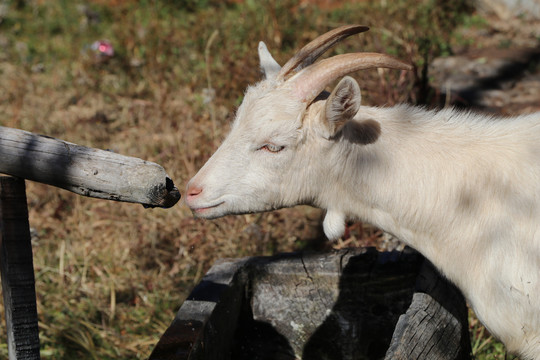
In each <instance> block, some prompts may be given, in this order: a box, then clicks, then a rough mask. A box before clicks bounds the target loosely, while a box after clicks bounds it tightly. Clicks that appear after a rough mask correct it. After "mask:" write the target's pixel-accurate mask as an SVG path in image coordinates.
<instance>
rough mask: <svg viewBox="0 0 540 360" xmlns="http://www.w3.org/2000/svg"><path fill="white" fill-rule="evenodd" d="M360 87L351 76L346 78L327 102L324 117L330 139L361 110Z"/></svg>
mask: <svg viewBox="0 0 540 360" xmlns="http://www.w3.org/2000/svg"><path fill="white" fill-rule="evenodd" d="M361 98H362V95H361V94H360V86H358V83H357V82H356V80H354V79H353V78H352V77H350V76H345V77H344V78H343V79H341V81H340V82H339V83H338V84H337V86H336V87H335V88H334V91H332V93H331V94H330V97H328V100H326V107H325V111H324V115H325V117H326V119H325V120H326V121H325V122H326V124H325V125H326V127H327V129H328V132H329V137H332V136H335V135H336V134H337V133H338V132H339V131H340V130H341V128H343V126H344V125H345V124H346V123H347V122H348V121H349V120H352V118H353V117H354V116H355V115H356V113H357V112H358V110H359V109H360V101H361Z"/></svg>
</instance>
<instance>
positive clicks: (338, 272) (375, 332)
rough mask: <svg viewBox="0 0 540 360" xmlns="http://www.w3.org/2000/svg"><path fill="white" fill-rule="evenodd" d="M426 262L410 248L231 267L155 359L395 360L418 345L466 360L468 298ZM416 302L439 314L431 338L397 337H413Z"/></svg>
mask: <svg viewBox="0 0 540 360" xmlns="http://www.w3.org/2000/svg"><path fill="white" fill-rule="evenodd" d="M424 261H425V260H424V258H423V257H422V256H420V255H419V254H417V253H416V252H414V251H412V250H410V249H409V250H406V251H404V252H402V253H399V252H392V253H379V252H377V251H375V250H374V249H354V250H353V249H350V250H343V251H338V252H333V253H329V254H299V253H295V254H282V255H277V256H273V257H256V258H249V259H240V260H237V261H233V260H230V261H228V262H227V263H225V265H223V264H220V265H219V266H216V267H212V269H211V270H210V272H209V273H208V275H209V276H208V277H205V278H204V279H203V281H202V282H201V284H200V285H198V286H197V287H196V288H195V289H194V290H193V292H192V295H190V296H189V297H188V299H187V300H186V301H185V302H184V304H183V305H182V307H181V308H180V310H179V311H178V314H177V316H176V318H175V320H174V321H173V324H172V325H171V327H170V328H169V329H168V330H167V331H166V332H165V334H164V335H163V337H162V338H161V340H160V341H159V343H158V344H157V346H156V348H155V349H154V352H153V353H152V355H151V356H150V359H151V360H165V359H167V360H172V359H174V360H180V359H182V360H187V359H189V360H192V359H206V360H213V359H240V360H242V359H246V360H247V359H281V360H293V359H310V360H317V359H336V360H337V359H394V358H398V357H394V356H395V354H396V353H397V352H399V351H401V352H403V353H408V354H413V353H414V352H413V351H411V349H413V348H416V347H418V351H420V352H421V353H425V354H428V355H431V354H438V353H437V352H436V351H434V350H433V349H429V350H427V349H425V348H423V346H425V347H426V348H429V347H433V346H434V345H433V344H434V343H436V344H439V350H441V351H442V350H444V347H443V346H442V345H443V344H446V346H448V347H449V348H450V347H451V349H450V351H448V352H447V354H446V355H445V354H442V355H441V357H437V358H435V357H434V358H435V359H445V360H450V359H452V360H458V359H469V355H470V344H469V337H468V332H467V316H466V307H465V302H464V300H463V297H462V296H461V294H460V293H459V291H457V289H455V287H453V286H452V285H451V284H449V283H447V282H445V281H444V280H442V278H441V277H440V276H439V274H438V273H437V272H436V271H435V270H434V269H433V267H429V266H426V265H423V264H424ZM430 271H431V272H430ZM220 274H221V275H220ZM213 279H221V280H220V281H219V282H216V281H215V280H213ZM443 284H444V285H443ZM449 291H450V292H449ZM452 293H454V294H457V295H458V296H457V297H456V296H453V295H452ZM195 294H198V295H195ZM424 295H425V296H427V297H429V298H430V299H431V301H430V302H423V300H422V301H418V300H416V299H417V298H422V296H424ZM195 298H196V299H197V301H198V302H200V303H194V302H193V301H194V299H195ZM454 301H457V304H453V302H454ZM419 304H425V306H424V308H423V309H424V310H425V311H426V312H428V313H435V314H434V315H433V316H432V317H431V318H427V319H426V324H425V331H423V332H422V334H420V335H421V336H420V335H419V336H416V337H415V336H409V337H404V336H403V335H400V334H403V333H406V334H413V335H416V334H415V333H414V330H415V329H416V328H414V327H413V326H415V323H414V322H412V321H406V320H407V319H406V316H407V315H410V314H411V313H413V310H414V308H415V307H419ZM203 305H204V306H203ZM441 307H442V308H443V309H448V311H446V312H445V311H442V310H441ZM411 309H413V310H411ZM456 309H458V310H456ZM463 309H465V316H462V315H463V311H462V310H463ZM414 314H419V311H416V312H414ZM438 314H442V316H438ZM180 319H181V321H180ZM210 319H212V320H211V321H210ZM430 319H433V321H432V322H430ZM193 324H195V325H196V326H193ZM396 324H398V328H396ZM427 325H433V326H431V327H429V326H427ZM440 326H443V327H442V328H443V329H444V331H439V330H440ZM394 329H396V330H394ZM403 330H406V331H403ZM430 330H431V331H430ZM397 332H399V334H396V333H397ZM441 336H442V337H444V338H441ZM430 337H435V339H430ZM216 338H217V339H219V340H216ZM406 340H409V341H412V342H409V343H405V341H406ZM415 341H416V342H415ZM407 349H408V350H407ZM422 351H424V352H422ZM404 358H407V357H404ZM408 358H409V359H411V358H414V357H408ZM419 358H422V357H419ZM423 358H426V359H428V358H430V357H429V356H428V357H423Z"/></svg>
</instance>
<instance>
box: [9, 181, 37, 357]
mask: <svg viewBox="0 0 540 360" xmlns="http://www.w3.org/2000/svg"><path fill="white" fill-rule="evenodd" d="M0 245H1V246H0V272H1V274H2V294H3V298H4V308H5V315H6V333H7V342H8V350H9V359H10V360H15V359H16V360H23V359H24V360H30V359H32V360H35V359H39V358H40V354H39V333H38V317H37V307H36V290H35V286H34V264H33V260H32V244H31V242H30V226H29V224H28V210H27V208H26V192H25V184H24V179H17V178H14V177H11V176H0Z"/></svg>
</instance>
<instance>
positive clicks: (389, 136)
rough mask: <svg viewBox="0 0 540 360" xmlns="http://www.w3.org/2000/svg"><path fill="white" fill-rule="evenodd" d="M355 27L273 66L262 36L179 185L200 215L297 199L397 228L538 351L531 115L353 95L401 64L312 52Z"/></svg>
mask: <svg viewBox="0 0 540 360" xmlns="http://www.w3.org/2000/svg"><path fill="white" fill-rule="evenodd" d="M365 30H367V28H365V27H362V26H354V25H353V26H344V27H341V28H338V29H335V30H333V31H331V32H329V33H327V34H325V35H322V36H321V37H319V38H317V39H316V40H314V41H313V42H311V43H309V44H308V45H306V46H305V47H304V48H303V49H302V50H300V52H299V53H298V54H297V55H295V56H294V57H293V58H292V59H291V60H290V61H289V62H287V64H286V65H285V66H284V67H283V68H281V67H280V66H279V65H278V63H277V62H276V61H275V60H274V59H273V58H272V56H271V55H270V53H269V52H268V50H267V48H266V46H265V45H264V44H263V43H262V42H261V43H260V44H259V57H260V62H261V67H262V70H263V71H264V74H265V76H266V77H265V79H264V80H263V81H261V82H259V83H258V84H257V85H255V86H252V87H249V88H248V89H247V92H246V94H245V98H244V101H243V103H242V105H241V106H240V108H239V109H238V113H237V116H236V119H235V121H234V123H233V125H232V129H231V132H230V134H229V135H228V137H227V138H226V139H225V141H224V142H223V144H222V145H221V146H220V147H219V149H218V150H217V151H216V153H215V154H214V155H213V156H212V157H211V158H210V160H208V162H207V163H206V164H205V165H204V167H203V168H202V169H201V170H200V171H199V173H198V174H197V175H196V176H195V177H194V178H193V179H192V180H191V181H190V182H189V184H188V187H187V200H186V201H187V204H188V205H189V207H190V208H191V209H192V211H193V213H194V214H195V215H196V216H198V217H202V218H216V217H220V216H224V215H227V214H241V213H250V212H259V211H267V210H272V209H277V208H282V207H290V206H294V205H297V204H311V205H314V206H317V207H320V208H324V209H326V210H327V214H326V217H325V219H324V223H323V225H324V231H325V233H326V235H327V236H328V237H329V238H337V237H339V236H341V235H342V234H343V231H344V227H345V225H344V224H345V220H346V219H347V218H352V219H361V220H363V221H367V222H369V223H372V224H373V225H375V226H377V227H379V228H381V229H383V230H385V231H387V232H389V233H391V234H393V235H395V236H396V237H398V238H399V239H401V240H403V241H404V242H405V243H407V244H409V245H410V246H412V247H413V248H415V249H417V250H418V251H419V252H421V253H422V254H423V255H424V256H426V257H427V258H428V259H429V260H431V261H432V262H433V263H434V264H435V265H436V266H437V267H438V268H439V269H440V270H441V271H442V273H443V274H444V275H445V276H447V277H448V278H449V279H450V280H451V281H453V282H454V283H455V284H456V285H457V286H458V287H459V288H460V289H461V290H462V291H463V293H464V295H465V296H466V298H467V299H468V301H469V302H470V304H471V305H472V307H473V308H474V311H475V312H476V314H477V315H478V317H479V318H480V320H481V321H482V322H483V323H484V324H485V325H486V326H487V328H488V329H489V331H490V332H491V333H492V334H494V335H495V336H497V337H498V338H499V339H501V340H502V341H503V342H504V343H505V345H506V346H507V348H508V350H510V351H512V352H517V353H519V354H520V355H521V356H523V357H526V358H531V359H540V283H539V275H540V114H539V113H537V114H532V115H527V116H518V117H514V118H507V119H503V118H494V117H488V116H484V115H476V114H471V113H466V112H459V111H456V110H442V111H428V110H424V109H421V108H418V107H411V106H407V105H399V106H395V107H391V108H377V107H367V106H361V105H360V88H359V86H358V84H357V83H356V81H355V80H353V79H352V78H350V77H344V78H343V79H342V80H341V81H340V82H339V83H338V85H337V86H336V87H335V89H334V90H333V91H332V93H331V94H330V95H329V96H327V94H326V95H325V93H324V92H323V90H324V87H325V86H326V85H328V84H329V83H330V82H331V81H332V80H334V79H336V78H338V77H341V76H344V75H346V74H347V73H350V72H353V71H357V70H359V69H366V68H374V67H388V68H397V69H403V70H406V69H409V68H410V66H409V65H407V64H404V63H402V62H400V61H398V60H395V59H393V58H391V57H388V56H385V55H380V54H367V53H357V54H345V55H338V56H334V57H331V58H329V59H325V60H322V61H320V62H317V63H315V64H313V62H314V61H315V60H316V59H317V58H318V57H319V56H320V55H321V54H322V53H323V52H324V51H326V50H327V49H328V48H329V47H330V46H332V45H333V44H334V43H336V42H337V41H340V40H341V39H342V38H344V37H346V36H349V35H351V34H354V33H359V32H361V31H365Z"/></svg>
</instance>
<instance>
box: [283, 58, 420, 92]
mask: <svg viewBox="0 0 540 360" xmlns="http://www.w3.org/2000/svg"><path fill="white" fill-rule="evenodd" d="M373 68H388V69H399V70H412V66H411V65H409V64H407V63H404V62H402V61H401V60H398V59H395V58H393V57H391V56H389V55H385V54H378V53H350V54H343V55H337V56H334V57H331V58H328V59H324V60H321V61H320V62H318V63H316V64H313V65H311V66H309V67H307V68H305V69H303V70H302V71H300V72H299V73H297V74H296V75H294V76H293V77H292V78H290V79H289V80H288V82H290V83H291V84H293V88H294V90H295V92H296V94H297V96H298V97H299V98H300V99H301V100H302V101H303V102H307V103H309V102H311V101H312V100H313V99H315V97H316V96H317V95H319V94H320V93H321V91H323V90H324V88H325V87H326V85H328V84H329V83H330V82H332V81H333V80H335V79H337V78H339V77H341V76H344V75H347V74H350V73H352V72H355V71H358V70H365V69H373Z"/></svg>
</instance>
